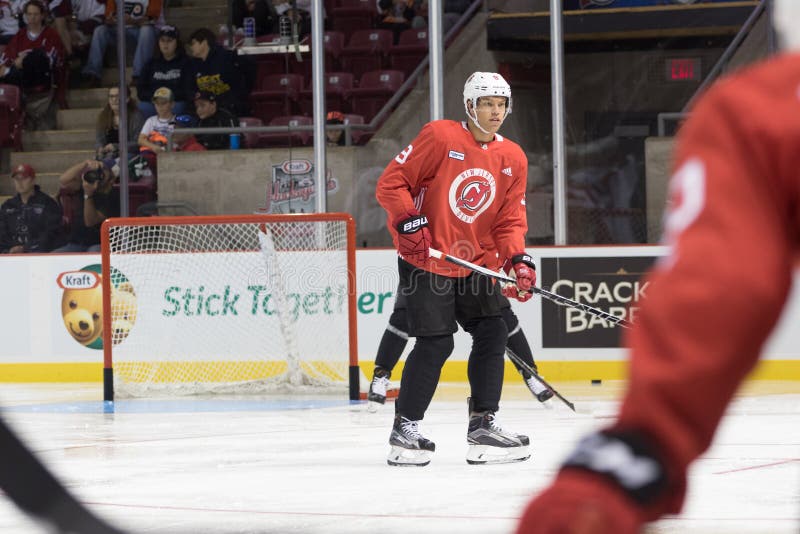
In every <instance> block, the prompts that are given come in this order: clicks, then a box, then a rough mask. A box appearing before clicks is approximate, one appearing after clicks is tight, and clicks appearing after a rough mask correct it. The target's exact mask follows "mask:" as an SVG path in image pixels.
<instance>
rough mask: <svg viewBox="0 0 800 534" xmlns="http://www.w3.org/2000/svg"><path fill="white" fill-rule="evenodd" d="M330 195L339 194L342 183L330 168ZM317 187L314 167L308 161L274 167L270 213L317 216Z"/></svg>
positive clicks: (268, 205) (269, 193)
mask: <svg viewBox="0 0 800 534" xmlns="http://www.w3.org/2000/svg"><path fill="white" fill-rule="evenodd" d="M325 178H326V183H327V185H326V188H327V193H328V194H331V193H336V192H338V191H339V181H338V180H336V178H334V177H333V175H332V174H331V170H330V169H328V173H327V176H326V177H325ZM316 194H317V187H316V184H315V183H314V164H313V163H312V162H310V161H308V160H307V159H293V160H288V161H284V162H283V163H281V164H280V165H273V166H272V181H271V182H269V181H268V183H267V206H266V211H267V212H268V213H314V212H315V209H314V199H315V195H316Z"/></svg>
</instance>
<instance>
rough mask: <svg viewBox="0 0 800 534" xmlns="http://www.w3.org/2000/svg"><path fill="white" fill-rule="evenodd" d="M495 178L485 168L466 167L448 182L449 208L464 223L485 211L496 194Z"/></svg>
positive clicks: (470, 221) (469, 221)
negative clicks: (451, 181)
mask: <svg viewBox="0 0 800 534" xmlns="http://www.w3.org/2000/svg"><path fill="white" fill-rule="evenodd" d="M496 191H497V188H496V186H495V179H494V176H492V173H490V172H489V171H487V170H485V169H467V170H466V171H464V172H462V173H461V174H459V175H458V176H456V178H455V179H454V180H453V183H452V184H450V195H449V200H450V209H451V210H453V214H455V216H456V217H458V218H459V219H460V220H462V221H464V222H466V223H472V221H474V220H475V219H476V218H477V217H478V215H480V214H481V213H483V212H484V211H486V208H488V207H489V206H490V205H491V203H492V201H494V197H495V194H496Z"/></svg>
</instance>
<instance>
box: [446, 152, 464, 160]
mask: <svg viewBox="0 0 800 534" xmlns="http://www.w3.org/2000/svg"><path fill="white" fill-rule="evenodd" d="M447 156H448V157H449V158H452V159H457V160H461V161H464V154H462V153H461V152H456V151H455V150H451V151H450V153H449V154H448V155H447Z"/></svg>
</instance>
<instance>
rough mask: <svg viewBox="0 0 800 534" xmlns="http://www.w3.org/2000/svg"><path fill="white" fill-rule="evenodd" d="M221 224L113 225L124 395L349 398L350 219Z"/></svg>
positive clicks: (119, 383) (116, 354)
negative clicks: (321, 394) (297, 393)
mask: <svg viewBox="0 0 800 534" xmlns="http://www.w3.org/2000/svg"><path fill="white" fill-rule="evenodd" d="M197 219H202V218H197ZM209 219H211V220H212V221H208V222H206V221H202V220H197V221H196V222H192V223H190V224H174V223H167V222H164V223H161V222H158V218H153V219H151V220H152V221H153V222H152V223H151V222H150V221H148V223H147V224H146V225H141V224H135V225H129V224H125V222H124V220H123V219H118V220H116V221H114V220H112V221H110V224H108V225H107V227H106V228H107V235H108V237H107V241H108V245H107V250H105V251H104V261H107V262H108V264H109V271H107V272H109V273H110V279H111V280H110V281H111V283H110V284H106V283H104V286H105V288H104V290H107V291H109V292H110V301H111V316H110V325H111V326H110V335H109V336H107V337H106V339H110V345H111V346H110V360H111V366H112V367H113V376H114V392H115V395H117V396H142V395H152V394H154V393H163V394H201V393H245V392H270V391H276V392H280V391H291V390H307V391H315V392H317V391H326V390H337V391H338V390H343V389H344V388H346V386H347V381H348V366H349V361H350V360H349V349H350V347H349V339H348V337H349V330H348V306H349V301H348V299H349V298H350V291H349V289H348V235H347V233H348V224H347V221H346V220H325V221H302V220H299V221H292V220H285V219H287V218H286V217H284V218H283V219H282V220H279V221H271V220H267V222H261V220H265V219H267V217H264V216H261V218H260V220H259V221H248V222H220V221H218V219H219V218H218V217H213V218H209ZM106 258H107V259H106ZM106 324H108V323H106ZM108 360H109V356H108V354H107V364H106V365H107V367H108Z"/></svg>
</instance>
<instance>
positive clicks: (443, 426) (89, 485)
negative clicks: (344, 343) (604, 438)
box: [0, 385, 800, 534]
mask: <svg viewBox="0 0 800 534" xmlns="http://www.w3.org/2000/svg"><path fill="white" fill-rule="evenodd" d="M454 387H455V388H456V389H458V387H460V386H454ZM517 387H518V389H514V388H517ZM604 387H605V386H604ZM98 389H99V388H98V386H96V385H90V386H47V387H44V386H36V385H4V386H0V405H2V406H3V407H4V410H3V417H4V418H5V419H6V420H7V421H8V422H9V423H10V424H11V425H12V426H13V428H14V429H15V430H17V431H18V433H19V434H20V435H21V436H22V437H23V439H24V440H25V441H26V442H27V443H28V444H29V446H30V447H31V448H32V449H33V450H34V451H35V452H36V453H37V455H38V456H39V457H40V458H41V459H43V460H44V462H45V463H46V464H47V465H48V466H49V467H50V468H51V469H52V470H53V471H54V472H55V473H56V474H57V475H58V476H59V478H60V479H61V480H62V481H64V482H65V483H66V485H67V486H68V487H69V488H70V489H71V490H72V491H73V492H74V493H75V494H76V495H77V496H78V498H79V500H81V501H82V502H84V503H85V504H86V505H87V506H89V507H90V508H92V509H93V510H94V511H96V512H97V513H98V514H100V515H102V516H103V517H105V518H107V519H109V520H110V521H112V522H113V523H115V524H117V525H119V526H120V527H122V528H125V529H129V530H130V531H132V532H158V533H161V532H164V533H176V534H180V533H273V532H274V533H302V534H307V533H326V534H338V533H342V534H350V533H354V534H359V533H364V534H367V533H368V534H393V533H398V534H403V533H427V534H439V533H442V534H444V533H458V534H470V533H474V534H492V533H511V532H513V530H514V525H515V522H516V518H517V517H518V516H519V514H520V512H521V510H522V508H523V506H524V505H525V503H526V502H527V501H528V499H529V498H530V496H531V495H532V494H533V493H534V492H536V491H537V490H539V489H541V488H543V487H544V486H545V484H547V482H548V481H549V480H550V479H551V477H552V476H553V474H554V473H555V470H556V469H557V466H558V464H559V462H560V461H561V459H563V457H564V455H565V454H566V453H567V452H568V451H569V450H570V448H571V447H572V445H573V444H574V443H575V441H576V440H577V439H578V438H579V437H580V436H581V435H582V434H583V433H585V432H586V431H588V430H590V429H593V428H596V427H598V426H601V425H605V424H608V422H609V421H610V417H611V415H612V414H613V413H614V410H615V408H616V406H617V401H616V400H615V399H614V398H613V397H614V396H613V395H607V394H606V395H603V394H600V391H599V390H595V391H597V392H598V395H594V396H593V395H592V390H587V391H588V394H586V395H583V396H575V397H573V398H572V400H573V401H574V402H575V404H576V406H577V407H578V408H579V412H578V413H573V412H570V411H568V410H567V409H566V407H564V406H563V405H561V404H560V403H557V402H556V401H555V400H554V401H550V403H551V404H552V405H553V408H552V409H549V410H547V409H543V408H542V407H541V406H540V405H539V404H538V403H537V402H535V401H533V400H532V399H531V398H530V396H529V395H528V396H526V392H525V391H524V390H523V389H522V386H509V387H507V388H506V392H505V393H504V399H506V398H508V399H509V400H504V401H503V403H502V408H501V411H500V413H499V416H500V420H501V422H502V423H503V424H504V425H505V426H507V427H509V428H511V429H513V430H515V431H518V432H525V433H528V434H530V435H531V437H532V451H533V456H532V458H531V459H530V460H528V461H527V462H523V463H516V464H508V465H493V466H470V465H467V463H466V462H465V459H464V455H465V452H466V443H465V432H466V403H465V401H463V400H459V401H456V400H452V399H455V398H463V396H462V395H460V394H459V393H457V394H456V395H451V396H450V397H449V398H445V399H441V398H440V397H439V396H437V398H436V399H435V400H434V402H433V403H432V405H431V408H430V409H429V411H428V414H427V416H426V418H425V421H424V423H423V425H422V428H421V429H422V431H423V433H424V434H425V435H426V436H427V437H429V438H430V439H432V440H434V441H435V442H436V449H437V450H436V453H435V455H434V457H433V461H432V462H431V464H430V465H429V466H428V467H424V468H397V467H390V466H388V465H386V453H387V452H388V445H387V439H388V435H389V429H390V426H391V421H392V415H393V405H392V404H391V403H387V405H386V406H384V407H383V409H382V410H380V411H379V412H378V413H375V414H372V413H368V412H367V411H366V405H365V404H362V403H359V404H348V403H347V402H345V401H343V400H341V399H336V400H337V401H340V402H336V403H334V405H328V406H325V403H330V402H331V401H332V400H333V399H331V398H330V397H327V398H323V399H321V400H319V401H316V404H317V405H321V407H309V408H304V409H290V408H292V406H290V405H286V406H284V405H281V404H280V403H278V402H276V400H275V398H274V397H273V398H271V399H270V400H263V399H257V400H251V401H244V402H243V401H241V399H236V400H230V399H228V400H215V401H199V400H187V399H182V400H179V401H169V402H164V403H157V402H155V403H154V402H147V401H129V402H128V403H127V404H125V405H124V409H122V408H123V404H118V406H119V408H120V409H118V410H117V411H116V413H113V414H112V413H102V410H100V409H98V407H99V406H100V405H101V403H100V402H99V400H98V393H99V392H98V391H97V390H98ZM508 391H511V394H507V392H508ZM242 402H243V403H242ZM312 404H313V402H312ZM302 405H303V403H296V406H295V407H297V406H302ZM87 412H89V413H87ZM690 484H691V488H690V492H689V495H688V500H687V505H686V507H685V510H684V513H683V514H682V515H681V516H678V517H674V518H668V519H665V520H662V521H660V522H658V523H655V524H653V525H652V526H651V527H649V529H648V531H647V532H652V533H675V534H678V533H681V534H683V533H701V532H702V533H714V534H732V533H737V534H738V533H742V534H751V533H752V534H784V533H785V534H797V533H798V532H800V393H794V394H785V393H784V394H761V395H757V396H755V395H754V396H747V397H741V398H738V399H737V401H736V402H735V403H734V404H733V406H732V407H731V409H730V410H729V413H728V415H727V416H726V418H725V419H724V421H723V425H722V427H721V428H720V432H719V433H718V435H717V438H716V440H715V442H714V445H713V446H712V448H711V449H710V450H709V451H708V452H707V454H705V455H704V457H703V458H702V459H701V460H700V461H698V462H697V463H696V464H695V466H694V468H693V470H692V472H691V476H690ZM35 532H41V530H38V529H37V526H36V525H34V524H33V523H31V522H30V521H29V520H28V519H27V517H26V516H24V515H22V514H21V513H19V512H18V511H17V509H16V508H15V507H14V506H13V505H12V504H11V503H10V502H9V501H8V499H7V498H5V497H4V496H2V494H0V533H3V534H17V533H25V534H27V533H35Z"/></svg>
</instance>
